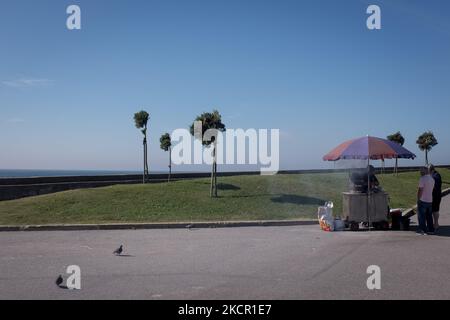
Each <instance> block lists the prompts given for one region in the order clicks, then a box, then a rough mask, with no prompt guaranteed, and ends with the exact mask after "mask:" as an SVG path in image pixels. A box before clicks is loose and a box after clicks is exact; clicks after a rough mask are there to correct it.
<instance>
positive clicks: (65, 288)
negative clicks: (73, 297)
mask: <svg viewBox="0 0 450 320" xmlns="http://www.w3.org/2000/svg"><path fill="white" fill-rule="evenodd" d="M58 287H59V288H60V289H64V290H69V288H68V287H67V286H63V285H59V286H58Z"/></svg>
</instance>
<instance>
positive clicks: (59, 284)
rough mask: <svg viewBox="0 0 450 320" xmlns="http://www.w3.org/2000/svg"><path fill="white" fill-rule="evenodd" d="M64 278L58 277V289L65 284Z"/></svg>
mask: <svg viewBox="0 0 450 320" xmlns="http://www.w3.org/2000/svg"><path fill="white" fill-rule="evenodd" d="M63 281H64V280H63V277H62V276H61V275H59V276H58V278H57V279H56V281H55V283H56V285H57V286H58V287H60V286H61V285H62V283H63Z"/></svg>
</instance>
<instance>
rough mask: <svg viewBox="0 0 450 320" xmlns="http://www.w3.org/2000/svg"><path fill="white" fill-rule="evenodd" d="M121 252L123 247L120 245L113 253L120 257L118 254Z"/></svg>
mask: <svg viewBox="0 0 450 320" xmlns="http://www.w3.org/2000/svg"><path fill="white" fill-rule="evenodd" d="M122 251H123V247H122V245H120V247H119V248H117V249H116V250H114V252H113V253H114V254H115V255H116V256H120V254H121V253H122Z"/></svg>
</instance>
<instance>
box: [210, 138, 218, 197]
mask: <svg viewBox="0 0 450 320" xmlns="http://www.w3.org/2000/svg"><path fill="white" fill-rule="evenodd" d="M213 148H214V149H213V164H212V169H211V189H210V196H211V198H212V197H217V177H216V173H217V162H216V143H215V142H214V144H213Z"/></svg>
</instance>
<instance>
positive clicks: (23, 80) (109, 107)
mask: <svg viewBox="0 0 450 320" xmlns="http://www.w3.org/2000/svg"><path fill="white" fill-rule="evenodd" d="M70 4H77V5H79V6H80V7H81V10H82V30H79V31H69V30H67V28H66V18H67V14H66V12H65V11H66V8H67V6H68V5H70ZM369 4H377V5H379V6H380V7H381V12H382V29H381V30H376V31H369V30H368V29H367V27H366V19H367V17H368V15H367V14H366V8H367V7H368V5H369ZM449 12H450V3H449V2H448V1H445V0H442V1H438V0H431V1H414V0H412V1H406V0H392V1H363V0H346V1H332V0H328V1H325V0H320V1H319V0H315V1H312V0H311V1H309V0H308V1H299V0H296V1H257V0H240V1H234V0H227V1H215V0H209V1H194V0H189V1H186V0H185V1H167V0H164V1H137V0H136V1H132V0H130V1H115V0H110V1H104V0H89V1H75V0H71V1H65V0H39V1H37V0H36V1H31V0H29V1H24V0H14V1H12V0H11V1H7V0H1V2H0V39H1V50H0V61H1V63H0V150H1V151H0V168H3V169H7V168H9V169H13V168H14V169H21V168H23V169H25V168H31V169H37V168H42V169H120V170H124V169H129V170H139V169H140V167H141V137H140V136H139V132H138V131H137V129H136V128H135V127H134V124H133V120H132V116H133V113H134V112H136V111H138V110H140V109H142V108H144V109H146V110H147V111H148V112H149V113H150V115H151V120H150V129H149V135H150V150H149V153H150V167H151V170H162V169H165V168H166V165H167V164H166V162H167V154H165V153H164V152H163V151H161V150H160V149H159V137H160V135H161V134H162V133H164V132H166V131H167V132H171V131H172V130H173V129H176V128H185V127H188V126H189V124H190V123H192V121H193V119H194V118H195V116H196V115H197V114H199V113H201V112H202V111H210V110H212V109H213V108H217V109H218V110H219V111H220V112H221V113H222V115H223V120H224V122H225V124H226V125H227V127H229V128H279V129H280V130H281V141H280V144H281V160H280V161H281V167H282V168H283V169H299V168H300V169H301V168H321V167H325V168H327V167H332V164H330V163H324V162H322V160H321V158H322V156H323V155H324V154H325V153H327V152H328V151H329V150H330V149H332V148H333V147H335V146H336V145H337V144H339V143H340V142H342V141H344V140H347V139H350V138H354V137H360V136H364V135H366V134H370V135H373V136H379V137H385V136H386V135H387V134H390V133H393V132H395V131H397V130H400V131H401V132H402V133H403V135H404V136H405V138H406V144H405V146H406V147H407V148H408V149H410V150H411V151H413V152H416V153H417V154H418V155H419V158H418V159H417V160H416V161H407V160H404V162H402V163H403V164H411V165H412V164H420V163H422V162H423V155H422V154H421V152H420V151H419V150H418V149H417V146H416V144H415V140H416V138H417V136H418V135H419V134H420V133H422V132H423V131H425V130H432V131H433V132H434V133H435V135H436V137H437V139H438V140H439V145H438V146H436V147H435V149H434V150H433V151H432V152H431V154H430V158H431V161H433V162H434V163H447V164H448V163H449V162H450V148H449V145H450V126H449V118H450V117H449V116H450V90H449V89H450V58H449V57H450V20H449V19H448V13H449ZM178 169H179V170H180V169H186V168H178Z"/></svg>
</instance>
